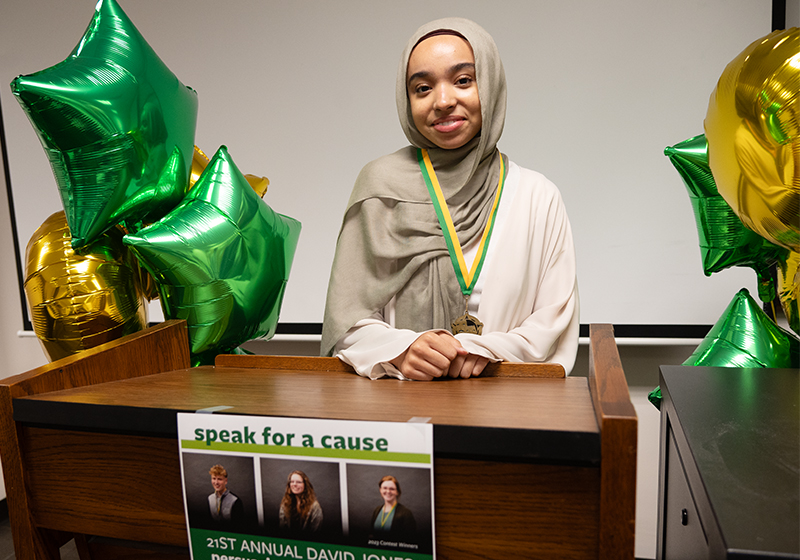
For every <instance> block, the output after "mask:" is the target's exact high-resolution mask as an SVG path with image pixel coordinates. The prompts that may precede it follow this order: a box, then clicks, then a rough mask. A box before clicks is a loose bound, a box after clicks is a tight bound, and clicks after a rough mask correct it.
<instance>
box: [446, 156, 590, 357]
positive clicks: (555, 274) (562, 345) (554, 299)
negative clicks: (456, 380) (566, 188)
mask: <svg viewBox="0 0 800 560" xmlns="http://www.w3.org/2000/svg"><path fill="white" fill-rule="evenodd" d="M520 173H521V177H520V185H519V189H518V190H517V192H516V196H515V198H514V202H513V204H512V206H511V209H510V212H509V214H508V215H507V216H506V217H505V218H506V219H505V222H504V224H503V228H502V230H501V231H500V232H498V234H499V235H498V238H497V239H496V242H497V245H496V246H495V247H494V249H495V250H494V251H493V252H492V253H491V254H490V255H489V256H487V259H488V258H491V262H489V263H487V267H486V268H487V269H486V270H485V272H484V273H485V274H486V283H485V285H484V288H483V293H482V295H481V301H480V305H479V307H478V317H479V318H480V319H481V320H482V321H483V323H484V334H483V335H481V336H477V335H472V334H459V335H456V338H458V340H459V341H460V342H461V344H462V345H463V346H464V347H465V348H466V349H467V350H468V351H470V352H473V353H475V354H480V355H482V356H485V357H488V358H495V359H500V360H503V361H508V362H555V363H560V364H561V365H563V366H564V369H565V370H566V371H567V372H569V371H571V370H572V367H573V365H574V363H575V355H576V353H577V350H578V333H579V330H580V313H579V299H578V284H577V270H576V261H575V248H574V244H573V239H572V229H571V227H570V224H569V219H568V218H567V213H566V210H565V208H564V204H563V202H562V200H561V195H560V194H559V192H558V190H557V189H556V187H555V185H553V184H552V183H551V182H550V181H548V180H547V179H545V178H544V176H542V175H540V174H539V173H536V172H534V171H530V170H527V169H520Z"/></svg>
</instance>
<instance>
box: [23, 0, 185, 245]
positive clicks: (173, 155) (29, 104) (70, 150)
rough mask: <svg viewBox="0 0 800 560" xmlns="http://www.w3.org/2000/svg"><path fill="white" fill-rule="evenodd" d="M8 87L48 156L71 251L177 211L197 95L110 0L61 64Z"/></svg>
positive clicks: (104, 1) (100, 4) (102, 4)
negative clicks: (111, 230) (120, 229)
mask: <svg viewBox="0 0 800 560" xmlns="http://www.w3.org/2000/svg"><path fill="white" fill-rule="evenodd" d="M11 89H12V91H13V92H14V95H15V96H16V97H17V99H18V101H19V102H20V104H21V105H22V107H23V109H24V110H25V112H26V113H27V115H28V118H29V119H30V121H31V123H32V124H33V127H34V128H35V129H36V132H37V133H38V135H39V139H40V140H41V143H42V146H43V147H44V150H45V152H46V153H47V156H48V158H49V159H50V165H51V166H52V168H53V173H54V175H55V178H56V183H57V184H58V188H59V191H60V194H61V200H62V203H63V205H64V210H65V211H66V216H67V222H68V223H69V227H70V230H71V231H72V245H73V247H76V248H77V247H83V246H84V245H86V244H88V243H90V242H92V241H93V240H95V239H97V238H98V236H100V234H102V233H103V232H104V231H106V230H108V229H109V228H112V227H114V226H115V225H116V224H118V223H124V224H125V225H126V227H127V228H128V229H136V228H138V227H140V225H141V224H142V222H153V221H155V220H157V219H158V218H160V217H162V216H164V215H165V214H166V213H167V212H169V211H170V210H171V209H172V208H174V207H175V206H176V205H177V204H178V203H179V202H180V201H181V199H182V198H183V195H184V193H185V192H186V190H187V188H188V181H189V169H190V166H191V162H192V148H193V146H194V133H195V127H196V123H197V94H196V93H195V92H194V91H192V90H191V89H189V88H187V87H186V86H184V85H183V84H182V83H181V82H180V81H179V80H178V78H177V77H176V76H175V75H174V74H173V73H172V72H171V71H170V69H169V68H167V67H166V66H165V65H164V63H163V62H162V61H161V59H159V57H158V56H157V55H156V53H155V52H154V51H153V49H152V48H151V47H150V46H149V45H148V44H147V42H146V41H145V40H144V38H143V37H142V36H141V34H140V33H139V31H138V30H137V29H136V27H135V26H134V25H133V23H131V21H130V19H128V17H127V16H126V15H125V13H124V12H123V11H122V9H121V8H120V7H119V5H118V4H117V3H116V2H115V1H114V0H100V2H98V4H97V6H96V8H95V14H94V17H93V18H92V21H91V22H90V23H89V28H88V29H87V30H86V33H85V34H84V36H83V37H82V38H81V40H80V42H79V43H78V46H76V47H75V49H74V50H73V51H72V53H71V54H70V55H69V56H68V57H67V58H66V60H64V61H63V62H61V63H59V64H57V65H55V66H52V67H50V68H47V69H45V70H42V71H40V72H37V73H35V74H31V75H27V76H20V77H18V78H16V79H15V80H14V81H13V82H12V83H11Z"/></svg>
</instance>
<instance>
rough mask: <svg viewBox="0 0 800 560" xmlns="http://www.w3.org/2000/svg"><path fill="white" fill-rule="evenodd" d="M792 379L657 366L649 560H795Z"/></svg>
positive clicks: (798, 506) (797, 401) (798, 553)
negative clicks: (657, 431)
mask: <svg viewBox="0 0 800 560" xmlns="http://www.w3.org/2000/svg"><path fill="white" fill-rule="evenodd" d="M799 379H800V372H798V371H797V370H781V369H746V368H741V369H740V368H707V367H686V366H662V367H661V391H662V395H663V401H662V404H661V456H660V475H659V512H658V546H657V558H659V559H664V560H670V559H676V560H694V559H698V560H699V559H704V558H710V559H722V558H731V559H734V558H735V559H745V558H747V559H754V558H771V559H775V558H800V382H799Z"/></svg>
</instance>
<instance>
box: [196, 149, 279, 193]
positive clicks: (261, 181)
mask: <svg viewBox="0 0 800 560" xmlns="http://www.w3.org/2000/svg"><path fill="white" fill-rule="evenodd" d="M207 165H208V156H207V155H206V154H205V153H204V152H203V150H201V149H200V148H198V147H197V146H195V147H194V156H193V157H192V172H191V175H190V176H189V188H191V187H193V186H194V184H195V183H196V182H197V180H198V179H199V178H200V175H202V173H203V170H204V169H205V168H206V166H207ZM244 178H245V179H247V182H248V183H249V184H250V186H251V187H253V190H254V191H256V194H257V195H258V196H260V197H261V198H264V195H265V194H267V187H269V179H267V178H266V177H259V176H258V175H250V174H245V176H244Z"/></svg>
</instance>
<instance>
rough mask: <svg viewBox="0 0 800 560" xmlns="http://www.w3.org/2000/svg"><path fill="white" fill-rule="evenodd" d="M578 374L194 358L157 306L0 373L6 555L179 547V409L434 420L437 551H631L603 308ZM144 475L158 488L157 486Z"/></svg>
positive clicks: (170, 552)
mask: <svg viewBox="0 0 800 560" xmlns="http://www.w3.org/2000/svg"><path fill="white" fill-rule="evenodd" d="M590 339H591V351H590V375H589V378H588V379H586V378H572V377H564V371H563V368H561V367H560V366H553V365H551V364H506V363H503V364H496V365H492V366H491V367H489V368H488V369H487V371H486V372H485V374H484V375H482V376H481V377H478V378H474V379H468V380H440V381H434V382H431V383H417V382H403V381H397V380H393V379H385V380H378V381H370V380H368V379H364V378H361V377H358V376H357V375H354V374H353V373H352V370H350V369H349V367H348V366H346V365H345V364H343V363H342V362H340V361H339V360H337V359H335V358H300V357H277V356H218V357H217V361H216V365H215V366H214V367H211V366H206V367H199V368H191V367H189V350H188V343H187V338H186V330H185V325H184V323H182V322H175V321H167V322H165V323H163V324H160V325H158V326H156V327H152V328H150V329H147V330H146V331H143V332H141V333H137V334H134V335H131V336H128V337H124V338H122V339H119V340H117V341H114V342H110V343H107V344H105V345H102V346H99V347H97V348H94V349H91V350H87V351H85V352H83V353H81V354H79V355H77V356H72V357H69V358H65V359H63V360H59V361H57V362H53V363H51V364H49V365H47V366H43V367H41V368H38V369H35V370H32V371H30V372H28V373H25V374H22V375H17V376H14V377H10V378H8V379H5V380H3V381H0V457H1V458H2V464H3V471H4V475H5V480H6V489H7V494H8V504H9V513H10V518H11V525H12V530H13V535H14V545H15V549H16V554H17V558H18V559H20V560H27V559H52V558H59V552H58V549H59V547H60V546H61V545H62V544H63V543H65V542H67V541H68V540H69V539H71V538H75V540H76V544H77V547H78V551H79V553H80V555H81V558H84V559H88V558H137V559H146V558H153V559H156V558H159V559H177V558H188V548H187V547H188V540H187V533H186V523H185V517H184V509H183V498H182V490H181V478H180V468H179V456H178V449H179V448H178V440H177V426H176V414H177V413H178V412H195V411H198V410H203V409H215V407H226V408H225V409H224V411H223V413H233V414H249V415H264V416H290V417H314V418H329V419H350V420H368V421H393V422H406V421H408V420H409V419H410V418H429V419H430V420H429V421H430V422H431V423H432V424H433V426H434V487H435V522H436V553H437V556H438V557H439V558H443V559H447V558H459V559H472V558H548V559H551V558H604V559H605V558H631V559H632V558H633V557H634V517H635V490H636V432H637V419H636V414H635V412H634V409H633V406H632V404H631V401H630V396H629V394H628V388H627V384H626V381H625V377H624V373H623V371H622V367H621V364H620V360H619V354H618V352H617V348H616V344H615V342H614V336H613V329H612V327H611V326H610V325H592V326H591V334H590ZM154 480H155V481H156V485H157V487H158V491H156V492H154V491H153V482H154Z"/></svg>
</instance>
